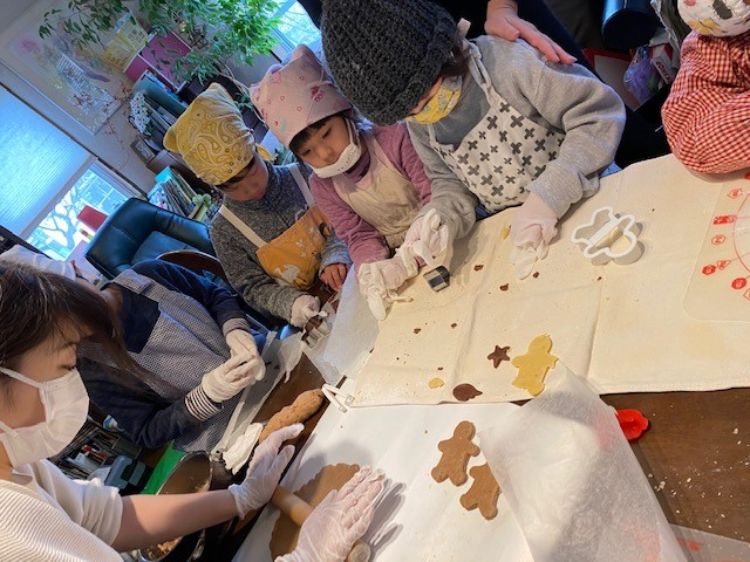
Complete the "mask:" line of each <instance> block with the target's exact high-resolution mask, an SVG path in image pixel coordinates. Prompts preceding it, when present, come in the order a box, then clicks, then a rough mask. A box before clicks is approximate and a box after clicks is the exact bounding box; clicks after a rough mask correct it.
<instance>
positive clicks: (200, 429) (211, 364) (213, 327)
mask: <svg viewBox="0 0 750 562" xmlns="http://www.w3.org/2000/svg"><path fill="white" fill-rule="evenodd" d="M112 283H115V284H117V285H120V286H122V287H125V288H126V289H129V290H131V291H133V292H134V293H137V294H139V295H143V296H145V297H148V298H149V299H151V300H153V301H155V302H156V303H157V304H158V305H159V319H158V320H157V321H156V324H155V325H154V329H153V331H152V332H151V335H150V337H149V339H148V342H146V345H145V346H144V348H143V350H141V352H140V353H134V352H130V356H131V357H132V358H133V359H134V360H135V361H136V362H137V363H138V364H139V365H140V366H141V367H143V369H144V370H145V371H146V372H145V373H144V374H143V375H142V376H141V380H142V381H143V382H144V383H146V384H147V385H148V386H149V387H150V388H151V389H152V390H153V391H154V392H156V393H157V394H158V395H159V396H161V397H162V398H165V399H166V400H169V401H170V402H176V401H177V400H183V399H184V397H185V395H186V394H187V393H188V392H189V391H191V390H193V389H194V388H195V387H196V386H198V385H199V384H200V383H201V379H202V378H203V375H204V374H205V373H207V372H209V371H211V370H213V369H214V368H216V367H218V366H219V365H221V364H222V363H224V362H225V361H226V360H228V359H229V356H230V352H229V347H228V346H227V344H226V341H225V339H224V335H223V334H222V332H221V327H220V326H218V325H217V323H216V320H215V319H214V318H213V317H212V316H211V315H210V313H209V312H208V310H206V308H205V307H204V306H203V305H201V304H200V303H199V302H197V301H196V300H195V299H193V298H192V297H189V296H187V295H183V294H180V293H178V292H176V291H170V290H169V289H167V288H166V287H164V286H163V285H161V284H159V283H157V282H156V281H154V280H153V279H150V278H149V277H146V276H144V275H139V274H138V273H136V272H135V271H133V270H132V269H128V270H126V271H124V272H122V273H121V274H119V275H118V276H117V277H115V278H114V279H113V280H112ZM97 360H100V359H99V358H98V359H97ZM107 363H108V364H110V365H111V362H109V361H107ZM239 399H240V395H239V394H238V395H237V396H235V397H233V398H231V399H229V400H227V401H226V402H224V403H223V404H222V409H221V411H220V412H219V413H218V414H216V415H215V416H214V417H212V418H209V419H208V420H206V421H204V422H203V423H201V424H197V425H195V426H194V427H192V428H190V429H188V430H187V431H186V432H185V433H183V434H182V435H180V436H179V437H177V438H175V446H176V447H177V448H178V449H180V450H183V451H210V450H211V449H212V448H213V447H214V446H215V445H216V443H218V441H219V440H220V439H221V437H222V435H223V434H224V430H225V429H226V426H227V424H228V423H229V418H230V417H231V416H232V412H233V411H234V407H235V405H236V404H237V402H238V401H239Z"/></svg>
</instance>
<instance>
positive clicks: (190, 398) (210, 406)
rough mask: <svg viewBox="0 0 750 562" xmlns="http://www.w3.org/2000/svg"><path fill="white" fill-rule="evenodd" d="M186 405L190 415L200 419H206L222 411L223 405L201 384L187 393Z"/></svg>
mask: <svg viewBox="0 0 750 562" xmlns="http://www.w3.org/2000/svg"><path fill="white" fill-rule="evenodd" d="M185 406H186V407H187V410H188V412H189V413H190V415H191V416H193V417H194V418H196V419H197V420H199V421H206V420H207V419H209V418H212V417H214V416H215V415H216V414H218V413H219V412H221V405H219V404H216V403H215V402H213V401H212V400H211V399H210V398H209V397H208V395H206V391H205V390H203V387H202V386H201V385H198V386H196V387H195V388H194V389H193V390H191V391H190V392H188V393H187V394H186V395H185Z"/></svg>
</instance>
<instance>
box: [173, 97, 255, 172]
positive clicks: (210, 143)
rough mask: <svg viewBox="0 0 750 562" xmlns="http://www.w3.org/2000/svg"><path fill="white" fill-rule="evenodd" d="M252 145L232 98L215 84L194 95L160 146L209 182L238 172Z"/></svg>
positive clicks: (249, 156)
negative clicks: (176, 155) (175, 153)
mask: <svg viewBox="0 0 750 562" xmlns="http://www.w3.org/2000/svg"><path fill="white" fill-rule="evenodd" d="M254 145H255V143H254V140H253V134H252V131H251V130H250V129H248V128H247V126H246V125H245V123H244V122H243V121H242V115H241V114H240V111H239V109H238V108H237V106H236V105H235V103H234V101H233V100H232V97H231V96H230V95H229V93H228V92H227V91H226V90H225V89H224V88H223V87H222V86H221V85H220V84H216V83H214V84H211V85H210V86H209V87H208V89H207V90H206V91H205V92H203V93H202V94H200V95H199V96H198V97H197V98H195V100H193V103H191V104H190V105H189V106H188V108H187V109H186V110H185V113H183V114H182V115H180V118H179V119H177V121H176V122H175V124H174V125H172V126H171V127H170V128H169V130H168V131H167V134H166V135H164V146H165V147H166V148H167V149H168V150H171V151H172V152H177V153H179V154H180V155H181V156H182V158H183V159H184V160H185V162H186V163H187V165H188V166H190V168H191V169H192V170H193V172H195V174H196V175H197V176H198V177H200V178H201V179H202V180H204V181H206V182H208V183H210V184H212V185H219V184H221V183H224V182H226V181H227V180H229V179H231V178H232V177H234V176H236V175H237V174H238V173H239V172H240V171H242V169H243V168H244V167H245V166H247V165H248V164H249V163H250V161H251V160H252V158H253V147H254Z"/></svg>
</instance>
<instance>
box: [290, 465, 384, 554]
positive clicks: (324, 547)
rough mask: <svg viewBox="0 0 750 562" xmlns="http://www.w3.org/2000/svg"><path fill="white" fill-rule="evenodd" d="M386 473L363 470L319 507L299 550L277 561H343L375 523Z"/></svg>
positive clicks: (302, 535)
mask: <svg viewBox="0 0 750 562" xmlns="http://www.w3.org/2000/svg"><path fill="white" fill-rule="evenodd" d="M382 491H383V474H382V473H379V472H375V471H373V470H372V469H371V468H369V467H365V468H362V469H360V470H359V472H357V473H356V474H355V475H354V476H353V477H352V478H351V480H349V481H348V482H347V483H346V484H344V486H343V487H342V488H341V489H340V490H338V491H335V490H334V491H332V492H331V493H329V494H328V495H327V496H326V497H325V499H324V500H323V501H322V502H320V503H319V504H318V506H317V507H316V508H315V509H314V510H313V512H312V513H311V514H310V516H309V517H308V518H307V520H306V521H305V523H304V524H303V525H302V528H301V529H300V532H299V539H298V540H297V547H296V548H295V549H294V550H293V551H292V552H291V553H289V554H287V555H286V556H282V557H280V558H278V559H277V562H341V561H342V560H345V559H346V557H347V556H348V555H349V552H350V551H351V549H352V547H353V546H354V543H355V542H356V541H357V540H359V539H360V538H361V537H362V535H364V534H365V533H366V532H367V529H368V528H369V527H370V523H372V518H373V515H374V512H375V503H376V502H377V499H378V496H379V495H380V493H381V492H382Z"/></svg>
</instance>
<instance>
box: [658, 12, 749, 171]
mask: <svg viewBox="0 0 750 562" xmlns="http://www.w3.org/2000/svg"><path fill="white" fill-rule="evenodd" d="M677 8H678V10H679V12H680V15H681V16H682V19H684V20H685V22H686V23H687V24H688V25H689V26H690V27H691V28H692V29H693V31H692V32H691V33H690V34H689V35H688V36H687V37H686V38H685V41H684V42H683V44H682V53H681V55H682V66H681V67H680V71H679V72H678V74H677V79H676V80H675V82H674V84H672V90H671V92H670V94H669V97H668V98H667V101H666V102H665V103H664V107H663V108H662V118H663V121H664V129H665V130H666V132H667V138H668V139H669V144H670V146H671V147H672V151H673V152H674V154H675V156H677V158H679V159H680V160H681V161H682V163H683V164H685V166H687V167H688V168H690V169H691V170H694V171H696V172H702V173H726V172H732V171H735V170H741V169H743V168H747V167H750V142H748V126H747V124H748V121H750V4H748V3H747V2H743V0H717V1H715V2H713V1H712V2H709V1H708V0H691V1H688V2H686V1H685V0H679V1H678V3H677Z"/></svg>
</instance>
